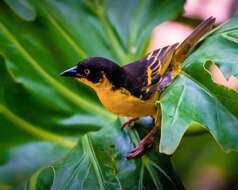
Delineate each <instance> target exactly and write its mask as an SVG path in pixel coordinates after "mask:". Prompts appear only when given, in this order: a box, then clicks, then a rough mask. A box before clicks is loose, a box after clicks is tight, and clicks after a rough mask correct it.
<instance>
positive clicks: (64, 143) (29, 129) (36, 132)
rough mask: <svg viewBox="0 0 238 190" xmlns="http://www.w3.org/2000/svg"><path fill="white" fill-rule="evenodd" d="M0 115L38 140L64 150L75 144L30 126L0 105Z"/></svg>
mask: <svg viewBox="0 0 238 190" xmlns="http://www.w3.org/2000/svg"><path fill="white" fill-rule="evenodd" d="M0 113H2V114H3V115H4V116H5V117H6V118H7V119H8V120H9V121H11V122H12V123H14V124H15V125H16V126H17V127H19V128H21V129H22V130H24V131H26V132H28V133H30V134H32V135H33V136H36V137H38V138H40V139H45V140H47V141H50V142H53V143H56V144H58V145H61V146H63V147H66V148H72V147H74V146H75V144H76V143H75V142H74V141H71V140H68V139H66V138H64V137H63V136H59V135H55V134H53V133H51V132H49V131H46V130H43V129H41V128H40V127H37V126H34V125H32V124H31V123H29V122H27V121H25V120H23V119H21V118H20V117H18V116H17V115H15V114H14V113H13V112H11V111H10V110H9V109H7V108H6V107H5V106H4V105H2V104H0Z"/></svg>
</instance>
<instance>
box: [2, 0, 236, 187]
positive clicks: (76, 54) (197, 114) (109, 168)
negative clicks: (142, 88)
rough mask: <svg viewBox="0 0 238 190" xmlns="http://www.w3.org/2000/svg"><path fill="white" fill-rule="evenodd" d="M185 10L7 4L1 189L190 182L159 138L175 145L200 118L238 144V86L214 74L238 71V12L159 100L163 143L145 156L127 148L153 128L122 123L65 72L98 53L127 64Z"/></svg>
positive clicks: (174, 5) (171, 5)
mask: <svg viewBox="0 0 238 190" xmlns="http://www.w3.org/2000/svg"><path fill="white" fill-rule="evenodd" d="M125 5H126V6H125ZM182 8H183V1H182V0H181V1H179V0H177V1H172V0H166V1H156V0H152V1H143V0H142V1H139V0H131V1H126V0H122V1H113V0H108V1H103V0H99V1H93V0H81V1H76V0H71V1H64V0H61V1H56V0H54V1H50V0H43V1H36V0H31V1H29V2H28V1H12V0H5V1H4V2H1V3H0V55H1V56H2V58H1V59H0V64H1V69H0V78H1V80H0V123H1V124H0V125H1V127H2V128H1V133H0V138H1V139H2V142H1V150H0V155H1V160H0V161H1V163H2V164H1V166H0V187H1V186H3V187H8V186H18V187H19V188H25V189H49V187H51V188H52V189H79V187H80V189H163V187H166V188H168V187H171V188H170V189H172V188H175V187H176V186H179V185H180V182H179V181H178V180H177V178H176V175H175V174H174V171H173V169H172V165H171V162H170V158H169V157H168V156H165V155H163V154H159V153H158V152H159V146H160V151H161V152H164V153H168V154H171V153H173V152H174V151H175V149H176V147H177V146H178V144H179V141H180V140H181V138H182V136H183V134H184V132H185V131H186V129H187V128H188V127H189V126H191V124H193V123H196V124H199V125H202V126H204V127H207V128H208V129H209V131H210V132H211V134H212V135H213V136H214V137H215V139H216V140H217V141H218V143H219V144H220V145H222V146H223V147H224V148H225V149H227V150H237V146H238V142H237V138H236V137H237V133H238V132H237V126H238V123H237V113H238V112H237V109H238V107H237V106H236V105H237V100H238V99H237V96H238V94H237V92H236V91H233V90H231V89H227V88H225V87H222V86H219V85H217V84H215V83H214V82H213V81H212V79H211V76H210V73H209V72H208V68H209V65H210V64H211V63H215V64H217V65H218V66H219V67H220V68H221V70H222V71H223V72H224V74H225V75H226V76H230V75H235V76H237V71H238V69H237V62H236V60H237V55H238V54H237V35H238V31H237V27H236V26H237V18H234V19H233V20H231V21H230V22H229V23H228V24H226V25H224V26H222V27H221V28H219V29H218V30H216V31H215V32H214V33H212V34H211V35H210V36H208V37H207V38H206V39H205V40H204V41H202V42H201V43H200V44H199V45H198V46H197V47H196V48H195V49H194V51H193V52H192V53H191V56H190V57H189V58H188V59H187V60H186V61H185V63H184V69H183V73H182V74H181V75H180V76H179V77H178V78H177V79H176V81H175V82H174V83H173V84H172V85H171V86H170V87H169V88H168V89H167V90H166V91H165V93H163V95H162V99H161V100H160V101H159V102H158V106H161V107H162V114H163V119H162V131H161V140H160V145H158V143H159V142H157V144H156V145H155V146H154V147H153V149H152V150H150V151H149V152H148V153H146V155H144V156H142V157H141V158H139V159H136V160H130V161H128V160H125V155H126V154H127V152H128V151H129V150H130V149H131V148H132V146H134V144H136V143H137V142H138V139H139V136H141V135H143V134H144V133H145V130H148V127H146V126H145V125H143V127H141V128H139V130H129V131H127V132H125V131H121V130H120V128H119V126H120V125H121V123H120V119H119V118H117V117H116V116H115V115H112V114H111V113H108V112H106V111H105V110H104V109H103V108H102V107H101V106H100V104H99V102H98V100H97V97H96V96H95V94H94V92H92V91H91V90H90V89H88V88H86V87H85V86H83V85H81V84H79V83H77V82H76V81H73V80H66V79H62V78H60V77H59V73H60V72H61V71H63V70H64V69H66V68H69V67H71V66H72V65H75V64H76V63H77V62H78V61H79V60H80V59H83V58H85V57H89V56H104V57H107V58H111V59H113V60H114V61H116V62H118V63H121V64H125V63H128V62H130V61H132V60H135V59H138V58H141V57H143V55H144V54H145V52H146V50H147V46H148V43H149V40H150V33H151V30H152V29H153V27H154V26H155V25H157V24H159V23H161V22H163V21H165V20H168V19H173V18H176V17H177V16H178V15H179V14H180V13H181V12H182ZM211 50H212V51H211ZM224 50H225V51H224ZM201 108H202V109H201ZM79 136H80V137H79ZM129 137H130V138H129ZM46 141H47V142H46ZM158 141H159V138H158ZM2 158H3V159H2ZM26 161H27V163H29V164H28V165H26ZM16 167H19V170H16ZM36 170H37V171H36ZM23 171H24V172H23ZM34 171H36V172H35V173H34V174H33V175H32V173H33V172H34ZM31 175H32V176H31ZM30 176H31V177H30ZM29 177H30V178H29Z"/></svg>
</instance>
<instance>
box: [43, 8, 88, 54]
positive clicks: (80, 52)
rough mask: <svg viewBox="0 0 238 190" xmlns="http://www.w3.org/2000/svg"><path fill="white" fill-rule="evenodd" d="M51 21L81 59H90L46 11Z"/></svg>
mask: <svg viewBox="0 0 238 190" xmlns="http://www.w3.org/2000/svg"><path fill="white" fill-rule="evenodd" d="M45 13H46V15H47V17H48V19H49V21H50V22H51V23H52V25H54V26H55V28H56V29H57V30H58V31H59V32H60V34H61V35H62V36H63V37H64V38H65V39H66V41H67V42H68V43H69V44H70V45H71V46H72V47H73V49H74V50H75V51H76V52H77V53H78V54H79V56H80V57H81V58H86V57H88V54H87V53H86V52H85V51H84V50H83V49H82V48H81V47H79V46H78V44H77V43H76V42H75V41H74V40H73V39H72V37H71V36H70V35H69V34H68V33H67V32H66V31H65V30H64V29H63V28H62V27H61V26H60V25H59V24H58V23H57V22H56V20H55V19H54V18H53V17H52V16H50V15H49V14H47V12H46V11H45Z"/></svg>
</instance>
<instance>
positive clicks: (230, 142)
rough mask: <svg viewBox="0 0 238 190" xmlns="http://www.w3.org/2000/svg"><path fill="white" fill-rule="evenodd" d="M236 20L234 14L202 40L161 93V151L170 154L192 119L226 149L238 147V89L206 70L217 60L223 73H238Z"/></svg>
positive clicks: (237, 31)
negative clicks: (218, 82)
mask: <svg viewBox="0 0 238 190" xmlns="http://www.w3.org/2000/svg"><path fill="white" fill-rule="evenodd" d="M237 24H238V18H237V17H235V18H233V19H231V20H230V21H229V22H228V23H227V24H225V25H224V26H222V27H220V28H218V29H217V30H215V31H214V33H212V34H211V35H210V36H208V37H207V38H206V39H205V40H203V41H202V42H201V43H200V44H199V45H198V46H197V48H195V49H194V51H193V53H192V54H191V55H190V56H189V57H188V58H187V60H186V61H185V63H184V68H183V72H182V73H181V75H180V76H179V77H178V78H177V79H176V81H175V82H174V83H173V84H172V85H171V86H170V87H169V88H168V89H167V90H166V92H165V93H164V94H163V97H162V98H161V100H160V103H161V107H162V115H163V119H162V131H161V141H160V151H161V152H163V153H167V154H172V153H173V152H174V151H175V149H176V148H177V146H178V144H179V142H180V140H181V138H182V136H183V135H184V133H185V131H186V130H187V129H188V128H189V127H190V126H191V125H192V124H193V123H199V124H200V125H202V126H203V127H205V128H206V129H208V131H209V132H210V133H211V135H212V136H213V137H214V138H215V140H216V141H217V143H218V144H219V145H221V147H222V148H223V149H224V150H225V151H230V150H235V151H237V150H238V92H237V91H235V90H232V89H228V88H226V87H224V86H221V85H218V84H216V83H215V82H214V81H213V80H212V78H211V75H210V72H209V67H210V66H211V64H216V65H217V66H219V68H220V69H221V71H222V72H223V73H224V75H225V76H227V77H229V76H231V75H234V76H237V73H238V62H237V60H238V56H237V55H238V43H237V42H238V41H237V40H238V28H237Z"/></svg>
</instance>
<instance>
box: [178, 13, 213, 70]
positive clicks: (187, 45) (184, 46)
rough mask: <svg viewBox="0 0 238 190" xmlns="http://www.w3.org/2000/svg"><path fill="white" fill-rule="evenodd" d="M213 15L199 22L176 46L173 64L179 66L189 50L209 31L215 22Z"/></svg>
mask: <svg viewBox="0 0 238 190" xmlns="http://www.w3.org/2000/svg"><path fill="white" fill-rule="evenodd" d="M215 20H216V19H215V18H214V17H209V18H208V19H206V20H205V21H203V22H202V23H201V24H199V25H198V26H197V27H196V28H195V29H194V31H193V32H192V33H191V34H190V35H189V36H188V37H187V38H186V39H185V40H184V41H183V42H182V43H181V44H180V45H179V46H178V48H177V49H176V51H175V54H174V63H173V64H174V66H179V65H180V64H181V62H182V61H184V60H185V58H186V57H187V55H188V52H189V50H190V49H191V48H192V47H194V45H195V44H196V43H197V42H198V41H199V40H200V39H201V37H202V36H204V35H205V34H206V33H208V32H209V31H211V29H212V28H213V25H214V23H215Z"/></svg>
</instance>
